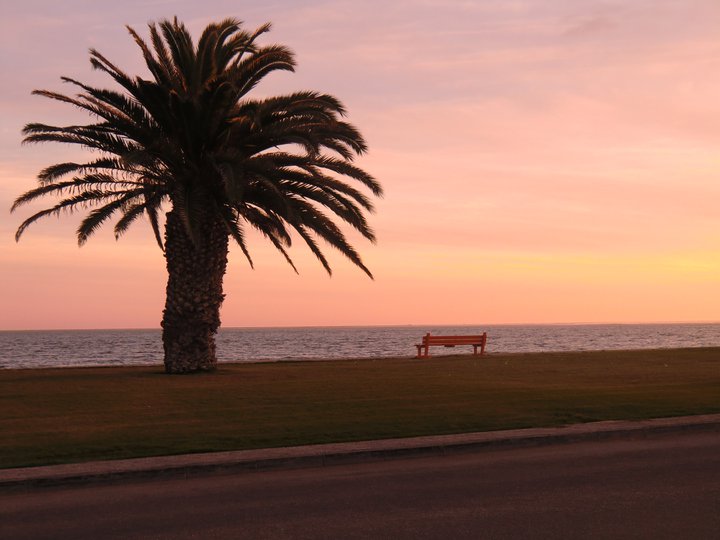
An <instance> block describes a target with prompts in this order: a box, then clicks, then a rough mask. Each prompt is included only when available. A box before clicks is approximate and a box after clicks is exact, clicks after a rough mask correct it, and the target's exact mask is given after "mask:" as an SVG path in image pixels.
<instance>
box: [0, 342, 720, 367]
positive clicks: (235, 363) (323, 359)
mask: <svg viewBox="0 0 720 540" xmlns="http://www.w3.org/2000/svg"><path fill="white" fill-rule="evenodd" d="M706 349H707V350H717V351H718V353H720V345H718V346H702V345H700V346H697V347H648V348H637V349H578V350H572V351H567V350H557V351H554V350H548V351H529V352H492V351H490V352H486V353H485V354H483V355H473V354H472V352H470V353H467V354H465V353H462V352H452V353H446V354H434V355H432V356H430V357H429V359H443V358H455V357H470V358H478V359H482V358H504V357H508V358H518V357H525V356H542V355H568V356H573V355H574V356H577V355H586V354H587V355H592V354H607V353H633V352H656V351H657V352H666V351H686V350H689V351H692V350H706ZM383 360H391V361H392V360H417V361H423V360H427V358H416V357H415V355H414V354H411V355H408V356H397V355H392V356H358V357H312V358H301V357H296V358H267V359H252V360H235V361H228V360H219V361H218V364H217V365H218V370H221V369H222V367H223V366H245V365H255V364H297V363H303V362H308V363H316V362H373V361H383ZM85 368H87V369H113V368H114V369H123V368H163V362H162V360H160V361H158V362H153V363H143V364H140V363H137V364H132V363H131V364H110V365H108V364H100V363H97V364H82V365H60V366H40V367H7V366H6V365H5V364H2V361H1V360H0V372H6V371H27V370H68V369H85Z"/></svg>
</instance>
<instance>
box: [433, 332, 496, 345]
mask: <svg viewBox="0 0 720 540" xmlns="http://www.w3.org/2000/svg"><path fill="white" fill-rule="evenodd" d="M486 341H487V333H483V334H480V335H479V336H433V335H430V334H425V335H424V336H423V338H422V342H423V345H482V344H484V343H485V342H486Z"/></svg>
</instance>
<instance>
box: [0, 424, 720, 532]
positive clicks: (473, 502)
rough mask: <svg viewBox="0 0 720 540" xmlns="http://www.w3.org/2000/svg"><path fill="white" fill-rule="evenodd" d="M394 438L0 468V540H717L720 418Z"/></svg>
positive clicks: (718, 525) (719, 499) (719, 480)
mask: <svg viewBox="0 0 720 540" xmlns="http://www.w3.org/2000/svg"><path fill="white" fill-rule="evenodd" d="M403 441H404V442H403V444H404V445H405V446H404V447H403V446H402V445H400V443H399V442H398V443H395V444H394V445H393V444H391V443H392V441H390V442H388V441H374V442H368V443H358V444H354V446H347V445H323V446H321V447H306V448H305V449H304V450H302V451H301V450H298V449H278V450H274V451H253V452H259V453H255V454H248V453H228V454H232V455H231V456H230V455H225V454H222V455H206V456H178V457H177V458H161V459H159V460H155V461H152V460H139V462H138V460H130V461H128V462H126V463H125V465H123V466H120V467H119V468H120V469H123V468H124V472H123V471H120V472H118V465H117V464H116V465H115V466H114V467H115V469H113V470H114V471H115V473H112V472H111V471H110V472H109V471H108V470H107V469H106V470H103V467H107V466H108V464H102V463H99V464H98V463H96V464H82V465H77V466H71V467H75V469H73V470H74V472H73V474H69V472H68V470H67V468H66V469H63V468H60V469H59V470H58V468H42V469H27V470H25V471H22V470H15V471H14V472H13V471H0V472H1V473H2V475H3V476H0V481H2V480H4V484H2V483H1V482H0V487H3V488H4V490H0V538H11V539H25V538H32V539H36V538H37V539H42V538H47V539H51V538H52V539H64V538H72V539H84V538H88V539H90V538H92V539H96V538H103V539H104V538H108V539H116V538H117V539H134V538H138V539H139V538H142V539H165V538H168V539H169V538H333V539H335V538H338V539H339V538H393V539H402V538H447V539H454V538H473V539H476V538H488V539H495V538H513V539H515V538H518V539H522V538H531V539H532V538H638V539H643V538H659V539H663V538H668V539H671V538H672V539H686V538H687V539H705V538H708V539H716V538H720V417H718V416H707V417H692V418H686V419H666V420H654V421H646V422H640V423H635V422H609V423H605V422H604V423H600V424H594V425H586V426H573V427H571V428H560V429H555V430H518V431H512V432H502V433H495V434H469V435H465V436H458V437H455V438H454V439H448V438H444V437H440V438H434V437H430V438H421V439H413V440H403ZM412 441H414V442H412ZM383 445H384V446H383ZM329 447H332V448H334V451H331V448H329ZM268 452H269V453H268ZM211 456H214V458H212V459H211ZM388 457H394V458H395V459H387V458H388ZM240 458H242V459H240ZM251 458H252V459H251ZM173 459H174V460H175V461H173ZM193 459H201V460H204V466H198V464H197V463H193V461H192V460H193ZM243 459H244V460H245V461H243ZM168 460H169V461H168ZM183 460H189V461H183ZM213 460H214V461H213ZM152 463H154V464H155V468H154V469H153V468H150V464H152ZM160 465H163V466H162V467H161V466H160ZM323 465H324V466H323ZM93 468H94V474H90V473H93ZM38 470H41V471H44V474H45V478H44V479H43V478H42V476H41V475H40V476H38V475H37V474H36V475H35V476H33V475H32V474H31V472H32V471H35V473H38ZM53 471H54V472H55V473H56V474H57V475H59V476H55V477H51V478H49V477H48V475H50V473H52V472H53ZM58 471H59V472H58ZM83 471H84V476H83V475H82V474H80V473H83ZM71 472H72V471H71ZM10 473H12V474H14V475H15V476H14V477H11V474H10ZM23 474H24V475H25V478H24V480H23V479H22V478H20V476H22V475H23ZM63 475H64V476H63Z"/></svg>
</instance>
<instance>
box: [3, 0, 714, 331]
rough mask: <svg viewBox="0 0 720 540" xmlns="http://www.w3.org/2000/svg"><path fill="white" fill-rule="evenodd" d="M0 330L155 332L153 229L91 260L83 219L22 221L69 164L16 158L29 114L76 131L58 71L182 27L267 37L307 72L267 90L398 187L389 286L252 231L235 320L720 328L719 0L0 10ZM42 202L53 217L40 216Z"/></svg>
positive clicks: (388, 212) (97, 243)
mask: <svg viewBox="0 0 720 540" xmlns="http://www.w3.org/2000/svg"><path fill="white" fill-rule="evenodd" d="M1 9H2V12H1V14H0V15H1V17H0V42H1V43H2V49H1V51H2V53H1V55H0V68H1V69H2V72H3V73H5V74H6V75H7V74H10V76H4V77H2V78H1V79H0V117H2V124H1V125H0V298H2V300H1V302H2V309H1V310H0V329H30V328H109V327H122V328H137V327H157V326H158V325H159V321H160V317H161V312H162V308H163V303H164V288H165V268H164V261H163V259H162V254H161V252H160V251H159V250H158V249H157V247H156V246H155V245H154V242H153V240H152V238H151V236H152V235H151V233H150V230H149V227H144V226H143V225H142V224H139V225H136V226H135V227H134V230H132V231H131V233H130V234H128V235H127V236H126V237H125V238H123V239H121V240H120V241H119V242H115V240H114V239H113V237H112V232H111V228H110V227H108V228H107V230H105V231H102V232H101V233H100V234H97V235H96V236H95V237H94V238H93V239H91V240H90V242H89V243H88V244H87V245H86V246H84V247H83V248H78V247H77V244H76V240H75V238H74V233H73V231H74V229H75V227H76V226H77V223H78V219H79V218H78V216H68V217H65V218H62V219H61V220H55V219H54V218H51V219H48V220H47V221H45V222H44V223H42V224H40V225H36V226H34V227H31V228H30V229H29V230H28V231H27V232H26V234H25V236H24V237H23V239H22V241H21V242H20V243H19V244H16V243H15V242H14V239H13V234H14V231H15V229H16V228H17V226H18V224H19V223H20V222H21V221H22V220H23V219H24V218H25V217H27V216H28V215H29V214H30V213H31V212H32V211H33V207H27V208H25V207H24V208H22V209H21V210H20V211H18V212H16V213H15V214H10V213H9V207H10V205H11V203H12V200H13V199H14V198H15V197H17V196H18V195H19V194H20V193H22V192H23V191H26V190H27V189H30V188H32V187H33V186H34V185H35V174H36V173H37V172H38V171H39V170H40V169H41V168H43V167H44V166H46V165H48V164H51V163H55V162H58V161H60V160H65V159H66V158H68V157H70V156H72V155H73V153H77V150H76V149H72V148H66V147H63V146H61V145H56V146H52V145H44V146H26V147H22V146H20V130H21V128H22V126H23V125H24V124H25V123H27V122H31V121H41V122H46V123H79V122H85V121H86V118H85V117H83V116H82V115H81V114H80V113H77V112H76V111H74V110H72V109H70V108H67V107H63V106H62V105H61V104H59V103H55V102H51V101H49V100H44V99H42V98H38V97H32V96H30V92H31V90H33V89H36V88H47V89H53V90H67V88H64V87H63V85H62V84H61V83H60V82H59V77H60V76H61V75H67V76H71V77H75V78H78V79H80V80H83V81H87V82H91V83H95V84H98V85H109V84H110V83H109V82H107V81H105V79H103V78H102V77H101V76H100V75H99V74H98V73H96V72H93V71H91V69H90V65H89V62H88V59H87V49H88V48H89V47H96V48H98V49H99V50H100V51H101V52H103V53H104V54H105V55H106V56H108V57H109V58H111V59H112V60H113V61H114V62H116V63H118V64H120V65H121V66H123V67H124V68H126V69H127V70H128V71H131V72H135V73H137V72H140V71H141V69H142V66H141V63H140V56H139V54H138V51H137V48H136V46H135V45H134V44H133V42H132V41H131V39H130V38H129V36H128V35H127V34H126V32H125V30H124V26H123V25H124V24H130V25H132V26H134V27H135V28H136V29H138V30H141V31H144V24H145V23H146V22H147V21H150V20H157V19H159V18H163V17H171V16H173V15H176V14H177V15H178V16H179V17H180V18H181V19H182V20H184V21H185V22H186V23H187V24H188V26H189V27H190V28H191V30H192V31H193V33H194V34H195V35H197V34H198V33H199V31H200V30H201V29H202V28H203V27H204V26H205V24H207V23H208V22H210V21H212V20H217V19H220V18H224V17H226V16H235V17H239V18H241V19H243V20H245V21H247V23H248V25H250V26H253V27H255V26H257V25H259V24H261V23H263V22H265V21H272V22H273V24H274V29H273V31H272V32H271V33H270V34H269V36H267V39H266V42H278V43H283V44H285V45H288V46H290V47H291V48H293V49H294V50H295V52H296V53H297V60H298V62H299V69H298V72H297V73H296V74H294V75H291V74H276V75H273V76H271V77H270V78H269V79H267V80H266V81H265V84H264V85H262V86H261V87H259V89H258V90H259V92H260V95H272V94H275V93H283V92H288V91H292V90H297V89H312V90H321V91H325V92H329V93H332V94H335V95H336V96H338V97H339V98H340V99H341V100H342V101H343V102H344V103H345V105H346V106H347V107H348V109H349V111H350V120H351V121H352V122H353V123H355V124H356V125H357V126H358V127H359V128H360V129H361V131H362V132H363V133H364V134H365V136H366V138H367V139H368V142H369V144H370V153H369V154H368V155H367V156H366V157H364V158H362V159H361V161H360V164H361V165H362V166H363V167H364V168H365V169H367V170H368V171H370V172H371V173H373V174H374V175H375V176H376V177H377V178H378V179H379V180H380V181H381V182H382V183H383V185H384V187H385V190H386V196H385V198H384V199H383V200H382V201H380V202H379V204H378V212H377V214H376V215H374V216H372V222H373V223H374V225H375V228H376V231H377V234H378V238H379V242H378V244H377V245H376V246H373V245H370V244H368V243H366V242H363V241H362V240H361V239H357V247H358V248H359V250H360V251H361V253H362V254H363V257H364V259H365V260H366V262H367V264H368V265H369V266H370V268H371V269H372V270H373V272H374V273H375V275H376V280H375V281H370V280H369V279H367V278H366V277H365V276H364V275H363V274H362V273H361V272H360V271H358V270H357V269H355V268H353V267H352V266H351V265H350V264H349V263H346V262H345V261H344V260H343V259H342V258H341V257H340V256H337V255H335V254H333V253H330V252H328V253H329V254H330V256H331V262H332V263H333V266H334V269H335V273H334V275H333V277H332V278H328V277H327V275H326V274H325V273H324V271H323V269H322V268H321V267H320V265H319V264H317V263H316V262H315V261H314V259H313V257H312V255H311V254H309V253H308V252H307V251H306V250H304V249H303V248H302V247H301V246H300V245H299V244H298V246H297V247H296V248H295V249H293V252H294V253H293V257H294V258H295V259H296V260H297V263H298V267H299V269H300V275H299V276H297V275H295V274H294V273H293V271H292V269H291V268H290V267H289V266H287V265H286V263H285V262H284V260H283V259H282V257H280V256H279V255H278V254H277V253H276V252H274V250H273V249H272V248H270V247H268V246H266V245H265V244H264V243H263V241H262V239H261V238H253V240H252V243H251V251H252V253H253V255H254V259H255V262H256V269H255V270H251V269H250V268H249V267H248V266H247V264H246V263H245V261H244V260H243V258H242V256H241V254H239V253H238V250H233V251H232V252H231V261H230V266H229V271H228V274H227V276H226V279H225V289H226V293H227V298H226V301H225V304H224V306H223V313H222V316H223V324H224V325H225V326H284V325H293V326H294V325H355V324H361V325H373V324H492V323H558V322H659V321H673V322H674V321H719V320H720V204H719V203H720V98H719V96H720V3H718V2H717V0H706V1H704V0H676V1H665V0H634V1H632V2H628V1H623V2H620V1H618V2H613V1H594V0H588V1H583V2H576V1H570V0H564V1H560V0H558V1H548V0H543V1H541V0H537V1H513V0H483V1H448V0H443V1H440V0H437V1H435V0H412V1H410V0H399V1H394V2H386V1H383V2H380V1H374V0H373V1H367V2H362V3H361V2H356V1H352V2H351V1H347V2H346V1H337V0H336V1H307V2H302V1H290V0H277V1H268V2H264V3H258V2H242V1H241V2H237V1H224V0H207V1H205V2H191V1H189V0H188V1H185V0H182V1H161V0H158V1H155V2H145V1H125V2H122V3H120V2H103V1H89V0H88V1H80V0H75V1H72V0H71V1H65V2H50V1H47V2H44V1H37V0H28V1H24V2H13V3H12V5H10V6H8V5H7V4H4V5H3V7H2V8H1ZM48 204H50V201H49V200H48Z"/></svg>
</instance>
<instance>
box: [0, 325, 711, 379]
mask: <svg viewBox="0 0 720 540" xmlns="http://www.w3.org/2000/svg"><path fill="white" fill-rule="evenodd" d="M427 332H431V333H432V334H480V333H482V332H487V333H488V346H487V352H489V353H494V352H542V351H587V350H603V349H605V350H608V349H616V350H617V349H655V348H675V347H720V323H713V324H591V325H582V324H576V325H485V326H432V325H428V326H422V325H413V326H357V327H293V328H222V329H221V330H220V332H219V333H218V336H217V352H218V361H220V362H259V361H283V360H284V361H290V360H304V359H343V358H383V357H411V356H414V355H415V353H416V349H415V347H414V345H415V344H416V343H419V342H420V339H421V337H422V336H423V335H424V334H426V333H427ZM471 351H472V349H471V348H470V347H458V348H454V349H443V348H435V349H433V351H432V352H431V354H433V355H434V356H439V355H442V354H457V353H464V352H471ZM162 358H163V353H162V343H161V341H160V330H159V329H149V330H49V331H48V330H43V331H40V330H28V331H0V369H3V368H4V369H14V368H47V367H75V366H137V365H154V364H162Z"/></svg>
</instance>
